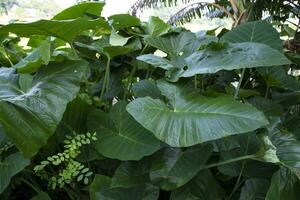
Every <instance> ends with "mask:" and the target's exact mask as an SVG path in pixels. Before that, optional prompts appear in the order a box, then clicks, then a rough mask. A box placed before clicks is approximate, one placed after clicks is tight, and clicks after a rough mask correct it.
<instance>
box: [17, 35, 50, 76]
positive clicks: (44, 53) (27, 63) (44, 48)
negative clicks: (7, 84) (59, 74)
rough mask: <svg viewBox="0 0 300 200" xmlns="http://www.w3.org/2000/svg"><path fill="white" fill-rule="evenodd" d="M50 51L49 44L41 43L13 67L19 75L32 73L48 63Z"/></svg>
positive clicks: (47, 42) (46, 42)
mask: <svg viewBox="0 0 300 200" xmlns="http://www.w3.org/2000/svg"><path fill="white" fill-rule="evenodd" d="M50 57H51V49H50V42H49V41H47V40H46V41H43V42H42V43H41V45H40V46H39V47H37V48H36V49H34V50H33V51H32V52H31V53H30V54H28V55H27V56H26V57H25V58H23V59H22V60H21V61H20V62H19V63H17V64H16V65H14V67H15V68H17V70H18V72H19V73H33V72H35V71H36V70H37V69H38V68H39V67H41V66H42V65H47V64H48V63H49V61H50Z"/></svg>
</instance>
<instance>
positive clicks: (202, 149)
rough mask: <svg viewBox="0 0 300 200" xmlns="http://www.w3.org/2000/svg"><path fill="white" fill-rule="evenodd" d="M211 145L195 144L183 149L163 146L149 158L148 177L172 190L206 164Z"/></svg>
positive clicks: (184, 182)
mask: <svg viewBox="0 0 300 200" xmlns="http://www.w3.org/2000/svg"><path fill="white" fill-rule="evenodd" d="M212 150H213V148H212V146H210V145H195V146H193V147H189V148H187V149H186V150H185V151H183V150H182V149H179V148H165V149H162V150H161V151H158V152H157V153H156V154H155V155H154V156H153V158H152V160H151V163H152V165H151V169H150V179H151V181H152V183H154V184H155V185H159V186H160V188H162V189H164V190H173V189H175V188H178V187H180V186H182V185H184V184H186V183H187V182H188V181H190V180H191V179H192V178H193V177H194V176H195V175H196V174H197V173H198V171H199V170H200V168H201V167H203V166H204V165H205V164H206V161H207V160H208V158H209V157H210V155H211V154H212Z"/></svg>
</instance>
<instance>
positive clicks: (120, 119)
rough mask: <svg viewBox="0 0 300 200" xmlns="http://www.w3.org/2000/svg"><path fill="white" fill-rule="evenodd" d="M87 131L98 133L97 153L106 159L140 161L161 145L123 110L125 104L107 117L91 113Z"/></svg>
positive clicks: (118, 105) (115, 108)
mask: <svg viewBox="0 0 300 200" xmlns="http://www.w3.org/2000/svg"><path fill="white" fill-rule="evenodd" d="M88 122H89V125H88V126H89V130H90V131H91V132H97V135H98V136H97V137H98V141H97V142H95V147H96V150H97V151H98V152H99V153H101V154H103V155H104V156H106V157H109V158H114V159H119V160H139V159H141V158H142V157H144V156H147V155H151V154H152V153H154V152H155V151H157V150H158V149H159V148H160V142H159V141H158V140H157V139H156V138H155V137H153V135H152V134H151V133H150V132H149V131H147V130H146V129H144V128H143V127H142V126H141V125H140V124H139V123H137V122H136V121H135V120H134V119H133V118H132V117H131V116H130V115H129V114H128V113H127V111H126V102H118V103H117V104H116V105H114V106H113V108H112V110H111V111H110V114H109V115H108V114H106V113H104V112H102V111H95V112H92V113H91V114H90V116H89V119H88Z"/></svg>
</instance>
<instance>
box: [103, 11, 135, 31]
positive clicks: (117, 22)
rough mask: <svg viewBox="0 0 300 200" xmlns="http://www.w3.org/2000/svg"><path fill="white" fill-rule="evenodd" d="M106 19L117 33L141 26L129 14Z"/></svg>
mask: <svg viewBox="0 0 300 200" xmlns="http://www.w3.org/2000/svg"><path fill="white" fill-rule="evenodd" d="M108 19H109V20H110V21H111V22H112V23H111V24H112V26H113V28H114V29H115V30H117V31H118V30H121V29H125V28H130V27H134V26H140V25H141V21H140V19H139V18H137V17H135V16H131V15H129V14H116V15H112V16H110V17H108Z"/></svg>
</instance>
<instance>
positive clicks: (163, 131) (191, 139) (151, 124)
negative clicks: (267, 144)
mask: <svg viewBox="0 0 300 200" xmlns="http://www.w3.org/2000/svg"><path fill="white" fill-rule="evenodd" d="M158 86H159V88H160V89H161V90H162V93H163V95H165V96H166V97H167V98H169V100H170V103H171V104H172V108H170V107H169V106H168V105H167V104H165V103H164V102H163V101H161V100H158V99H152V98H150V97H144V98H137V99H135V100H133V101H132V102H131V103H129V104H128V106H127V110H128V112H129V113H130V114H131V115H132V116H133V117H134V118H135V120H137V121H138V122H139V123H140V124H141V125H142V126H144V127H145V128H146V129H148V130H150V131H151V132H152V133H153V134H154V135H155V136H156V137H157V138H158V139H160V140H161V141H164V142H166V143H167V144H169V145H171V146H173V147H186V146H192V145H194V144H199V143H203V142H206V141H211V140H216V139H220V138H223V137H227V136H229V135H234V134H240V133H246V132H249V131H252V130H255V129H257V128H260V127H262V126H264V125H267V124H268V121H267V120H266V118H265V116H264V115H263V114H262V113H261V112H260V111H258V110H257V109H256V108H254V107H252V106H251V105H248V104H243V103H240V102H237V101H234V100H232V99H230V98H228V97H218V98H209V97H204V96H201V95H199V94H197V93H195V91H191V90H190V89H188V88H184V87H182V86H178V85H173V84H169V83H166V82H160V83H159V84H158Z"/></svg>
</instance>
